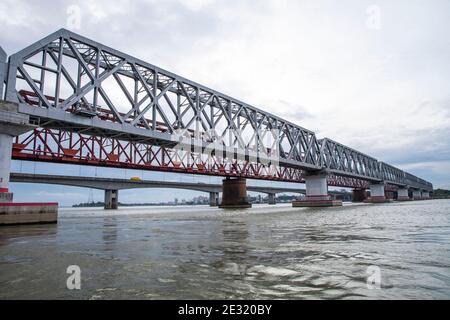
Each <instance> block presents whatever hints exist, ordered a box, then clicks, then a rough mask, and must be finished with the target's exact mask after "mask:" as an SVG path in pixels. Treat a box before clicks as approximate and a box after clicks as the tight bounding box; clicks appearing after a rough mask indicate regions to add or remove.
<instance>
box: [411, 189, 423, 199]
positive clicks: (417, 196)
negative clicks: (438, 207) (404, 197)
mask: <svg viewBox="0 0 450 320" xmlns="http://www.w3.org/2000/svg"><path fill="white" fill-rule="evenodd" d="M413 200H422V192H421V191H420V190H414V191H413Z"/></svg>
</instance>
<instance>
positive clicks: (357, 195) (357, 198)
mask: <svg viewBox="0 0 450 320" xmlns="http://www.w3.org/2000/svg"><path fill="white" fill-rule="evenodd" d="M366 199H367V192H366V189H353V192H352V202H363V201H364V200H366Z"/></svg>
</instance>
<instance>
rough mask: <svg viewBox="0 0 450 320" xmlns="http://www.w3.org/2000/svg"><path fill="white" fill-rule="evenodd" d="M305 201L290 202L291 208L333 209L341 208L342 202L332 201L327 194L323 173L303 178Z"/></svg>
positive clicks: (326, 184)
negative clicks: (334, 207)
mask: <svg viewBox="0 0 450 320" xmlns="http://www.w3.org/2000/svg"><path fill="white" fill-rule="evenodd" d="M305 184H306V199H305V200H296V201H293V202H292V206H293V207H333V206H342V200H333V199H332V197H331V196H330V195H329V194H328V182H327V175H326V174H325V173H318V174H313V173H311V174H308V175H307V176H306V177H305Z"/></svg>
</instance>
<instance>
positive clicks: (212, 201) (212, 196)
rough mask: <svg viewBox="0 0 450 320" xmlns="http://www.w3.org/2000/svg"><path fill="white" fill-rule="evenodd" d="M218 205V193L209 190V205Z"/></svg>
mask: <svg viewBox="0 0 450 320" xmlns="http://www.w3.org/2000/svg"><path fill="white" fill-rule="evenodd" d="M218 205H219V193H218V192H210V193H209V206H210V207H217V206H218Z"/></svg>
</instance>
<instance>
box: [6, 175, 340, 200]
mask: <svg viewBox="0 0 450 320" xmlns="http://www.w3.org/2000/svg"><path fill="white" fill-rule="evenodd" d="M10 181H11V182H17V183H40V184H57V185H66V186H73V187H84V188H92V189H99V190H105V206H106V208H107V209H111V207H116V206H117V203H118V191H119V190H125V189H143V188H158V189H159V188H170V189H185V190H194V191H201V192H206V193H209V195H210V205H211V206H217V205H218V202H217V199H218V195H219V193H221V192H222V185H221V184H212V183H202V182H180V181H154V180H134V179H118V178H101V177H80V176H62V175H47V174H31V173H15V172H12V173H11V176H10ZM247 190H248V191H252V192H259V193H265V194H267V195H269V204H275V196H276V194H279V193H294V194H295V193H297V194H306V190H305V189H301V188H298V186H295V187H270V186H252V185H247ZM335 194H340V193H339V192H335ZM112 196H114V200H115V205H113V201H112V198H111V197H112Z"/></svg>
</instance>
